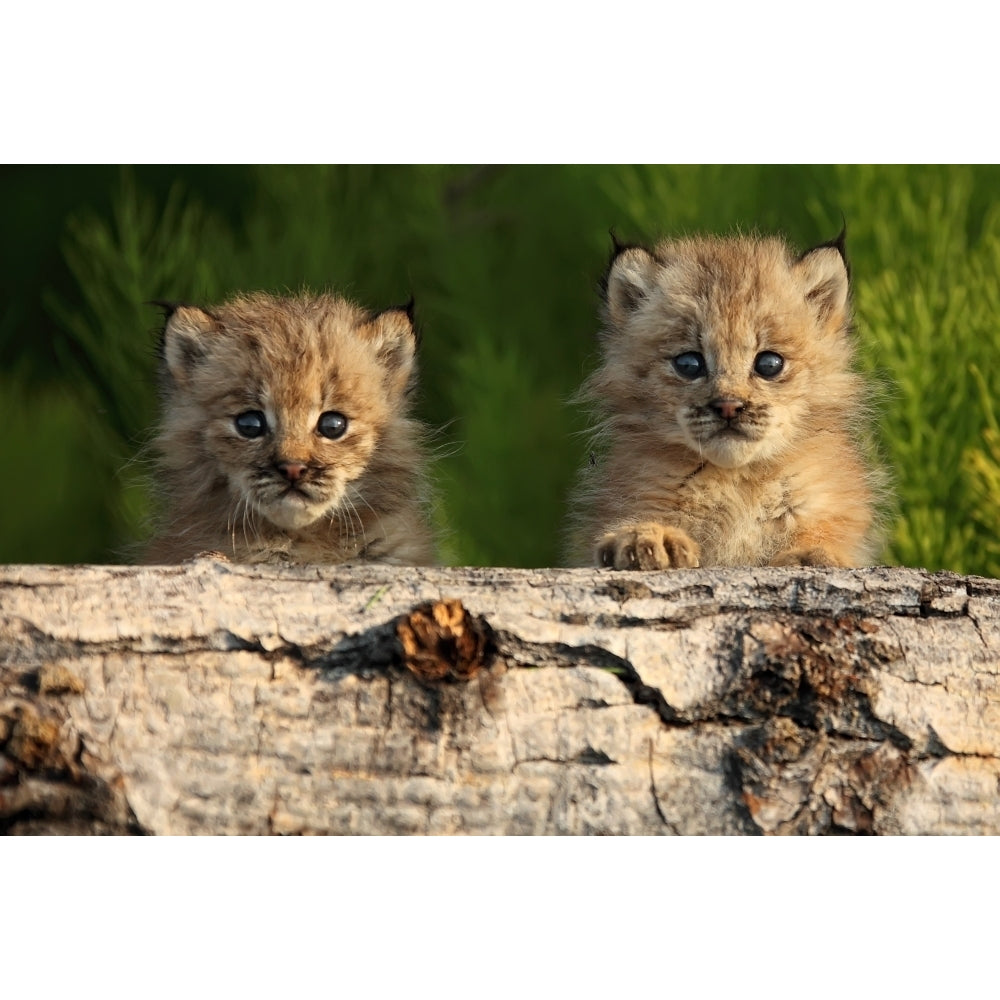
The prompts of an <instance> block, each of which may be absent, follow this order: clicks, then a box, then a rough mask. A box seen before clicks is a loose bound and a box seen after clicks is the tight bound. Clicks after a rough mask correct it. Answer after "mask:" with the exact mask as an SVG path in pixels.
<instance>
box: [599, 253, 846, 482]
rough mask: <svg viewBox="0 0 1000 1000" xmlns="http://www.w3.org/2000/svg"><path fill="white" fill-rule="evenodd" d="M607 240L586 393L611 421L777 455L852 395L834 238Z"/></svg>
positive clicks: (725, 451) (717, 455)
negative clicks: (595, 351)
mask: <svg viewBox="0 0 1000 1000" xmlns="http://www.w3.org/2000/svg"><path fill="white" fill-rule="evenodd" d="M615 249H616V253H615V255H614V257H613V259H612V261H611V264H610V267H609V270H608V274H607V278H606V280H605V286H604V291H605V302H604V319H605V327H604V331H603V334H602V343H603V348H604V364H603V366H602V368H601V369H600V371H598V372H597V373H595V375H594V376H593V377H592V379H591V380H590V384H589V394H590V395H591V396H592V397H594V398H595V399H596V400H597V401H598V402H599V404H600V405H601V406H602V408H604V409H606V410H607V411H608V412H609V413H610V414H611V415H612V419H613V420H615V421H617V422H618V424H619V429H624V428H626V427H630V428H632V429H633V430H636V431H641V432H643V433H647V434H652V435H653V436H654V437H655V438H657V439H659V440H661V441H662V442H663V443H665V444H670V445H681V446H683V447H685V448H687V449H689V450H690V451H691V452H693V453H695V454H697V456H698V457H699V458H700V459H701V460H703V461H708V462H710V463H712V464H713V465H717V466H721V467H723V468H738V467H741V466H746V465H749V464H751V463H754V462H757V461H767V460H770V459H774V458H777V457H779V456H780V455H781V454H783V453H785V452H787V451H788V450H789V449H791V448H793V447H795V446H796V445H797V444H799V443H800V442H801V441H802V440H803V439H804V437H805V436H808V435H809V434H810V433H815V432H816V431H818V430H821V429H822V427H823V424H824V420H825V419H826V417H827V416H829V414H830V408H831V407H834V408H835V409H837V410H838V411H839V410H841V409H843V408H844V407H845V406H846V405H848V404H850V402H851V400H852V399H853V397H854V395H855V393H856V376H854V375H853V373H852V372H851V371H850V362H851V355H852V344H851V338H850V336H849V333H850V326H851V311H850V294H849V279H848V270H847V263H846V259H845V257H844V252H843V240H842V238H840V239H838V240H836V241H834V242H833V243H830V244H824V245H822V246H819V247H816V248H815V249H814V250H811V251H809V252H808V253H806V254H804V255H802V256H801V257H798V258H796V257H794V256H793V255H792V254H791V252H790V251H789V249H788V248H787V246H786V245H785V244H784V243H783V242H782V241H781V240H778V239H773V238H772V239H754V238H743V237H732V238H707V237H704V238H692V239H681V240H673V241H668V242H666V243H663V244H660V245H659V246H657V247H656V248H655V249H654V250H652V251H650V250H646V249H644V248H642V247H635V246H616V248H615Z"/></svg>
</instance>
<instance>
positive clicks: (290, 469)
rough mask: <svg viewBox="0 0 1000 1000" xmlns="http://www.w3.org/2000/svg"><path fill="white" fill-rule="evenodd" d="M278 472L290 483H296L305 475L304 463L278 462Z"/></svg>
mask: <svg viewBox="0 0 1000 1000" xmlns="http://www.w3.org/2000/svg"><path fill="white" fill-rule="evenodd" d="M278 471H279V472H280V473H281V474H282V475H283V476H284V477H285V479H287V480H288V481H289V482H290V483H296V482H298V481H299V480H300V479H301V478H302V477H303V476H304V475H305V473H306V466H305V463H304V462H279V463H278Z"/></svg>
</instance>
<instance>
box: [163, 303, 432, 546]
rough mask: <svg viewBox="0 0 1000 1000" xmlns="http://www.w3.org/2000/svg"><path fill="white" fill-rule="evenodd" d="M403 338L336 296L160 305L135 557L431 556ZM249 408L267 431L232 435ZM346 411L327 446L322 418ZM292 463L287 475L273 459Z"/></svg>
mask: <svg viewBox="0 0 1000 1000" xmlns="http://www.w3.org/2000/svg"><path fill="white" fill-rule="evenodd" d="M415 346H416V345H415V335H414V330H413V326H412V323H411V321H410V317H409V315H408V313H407V311H406V310H404V309H393V310H388V311H386V312H383V313H381V314H379V315H377V316H374V317H372V316H371V315H370V314H369V313H367V312H365V311H364V310H362V309H360V308H358V307H357V306H355V305H353V304H351V303H349V302H347V301H345V300H344V299H341V298H339V297H336V296H334V295H307V294H302V295H299V296H296V297H289V298H276V297H273V296H270V295H265V294H263V293H256V294H251V295H241V296H239V297H237V298H234V299H232V300H231V301H229V302H227V303H225V304H224V305H221V306H217V307H212V308H210V309H200V308H196V307H191V306H181V307H177V308H175V309H173V310H172V312H171V313H170V315H169V316H168V318H167V321H166V325H165V328H164V332H163V344H162V356H163V364H162V370H161V383H162V394H163V415H162V422H161V426H160V431H159V435H158V438H157V441H156V446H157V450H158V452H159V456H160V461H159V475H158V487H159V493H160V494H161V499H162V501H163V507H164V510H163V514H162V518H161V520H160V522H159V529H158V531H157V533H156V536H155V538H154V539H153V541H152V542H151V544H150V545H149V547H148V549H147V551H146V554H145V560H146V561H147V562H179V561H181V560H184V559H187V558H189V557H191V556H194V555H196V554H198V553H200V552H204V551H218V552H221V553H222V554H224V555H225V556H227V557H228V558H230V559H232V560H234V561H238V562H281V561H291V562H315V563H340V562H345V561H348V560H372V561H378V562H388V563H401V564H426V563H430V562H432V561H433V545H432V539H431V533H430V529H429V526H428V523H427V518H426V516H425V506H426V503H425V501H426V490H425V488H424V456H423V436H424V435H423V430H422V427H421V426H420V425H419V424H418V423H417V422H416V421H415V420H413V419H411V417H410V416H409V413H408V410H409V397H410V393H411V390H412V389H413V386H414V383H415V379H416V369H415V363H414V351H415ZM251 410H259V411H261V412H263V413H264V414H265V416H266V420H267V425H268V432H267V433H265V434H264V435H263V436H261V437H258V438H246V437H243V436H241V435H240V434H239V433H238V432H237V429H236V425H235V422H234V421H235V418H236V417H237V416H238V415H239V414H241V413H245V412H247V411H251ZM327 411H334V412H338V413H342V414H343V415H344V416H346V417H347V420H348V424H347V431H346V433H345V434H344V435H343V437H340V438H338V439H336V440H330V439H328V438H326V437H324V436H322V435H321V434H320V433H319V432H318V428H317V424H318V421H319V417H320V415H321V414H322V413H324V412H327ZM281 462H294V463H301V464H302V465H304V466H305V469H304V471H303V472H302V474H301V476H300V477H299V478H298V479H296V480H295V481H294V482H292V481H289V479H288V478H287V477H286V476H284V475H282V473H281V471H280V468H279V463H281Z"/></svg>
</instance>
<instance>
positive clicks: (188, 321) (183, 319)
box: [152, 302, 221, 385]
mask: <svg viewBox="0 0 1000 1000" xmlns="http://www.w3.org/2000/svg"><path fill="white" fill-rule="evenodd" d="M152 305H156V306H160V308H162V309H163V310H164V314H165V315H164V324H163V335H162V338H161V340H160V354H161V356H162V358H163V362H164V364H165V366H166V369H167V371H168V372H169V373H170V375H171V376H172V378H173V380H174V382H175V383H177V384H178V385H184V384H185V383H186V382H187V380H188V379H189V378H190V377H191V373H192V372H193V371H194V369H195V367H196V366H197V365H198V364H199V363H200V362H201V360H202V358H204V356H205V353H206V350H207V343H208V340H209V338H210V337H211V336H212V334H213V333H215V332H217V331H218V330H219V329H220V326H221V324H220V323H219V321H218V320H217V319H216V318H215V317H214V316H213V315H212V314H211V313H210V312H208V311H207V310H205V309H201V308H199V307H198V306H189V305H178V304H177V303H174V302H153V303H152Z"/></svg>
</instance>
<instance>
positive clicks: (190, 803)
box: [0, 559, 1000, 834]
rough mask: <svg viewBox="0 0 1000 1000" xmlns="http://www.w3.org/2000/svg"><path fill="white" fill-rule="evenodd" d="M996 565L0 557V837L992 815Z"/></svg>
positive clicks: (573, 828)
mask: <svg viewBox="0 0 1000 1000" xmlns="http://www.w3.org/2000/svg"><path fill="white" fill-rule="evenodd" d="M998 672H1000V582H998V581H995V580H987V579H982V578H977V577H959V576H955V575H952V574H930V573H926V572H922V571H919V570H907V569H871V570H837V569H819V570H817V569H812V568H802V569H756V570H744V569H741V570H685V571H676V572H666V573H627V572H614V571H607V570H585V569H581V570H510V569H409V568H397V567H379V566H364V567H350V568H345V567H339V568H338V567H289V568H270V567H255V566H239V565H231V564H228V563H224V562H218V561H215V560H210V559H205V560H198V561H195V562H193V563H190V564H186V565H184V566H176V567H169V568H163V567H109V566H89V567H55V566H8V567H0V831H2V832H9V833H30V832H35V833H84V832H87V833H151V834H153V833H155V834H194V833H203V834H241V833H242V834H263V833H342V834H416V833H420V834H425V833H440V834H454V833H473V834H487V833H488V834H759V833H769V834H770V833H810V834H811V833H839V832H859V833H882V834H932V833H933V834H953V833H975V834H987V833H989V834H994V833H1000V690H998Z"/></svg>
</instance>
